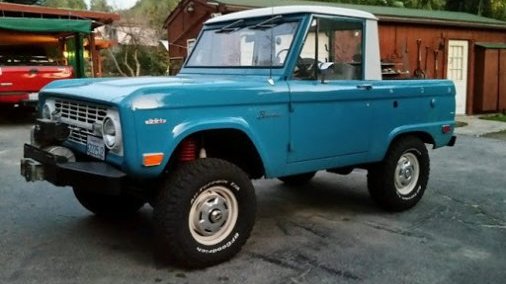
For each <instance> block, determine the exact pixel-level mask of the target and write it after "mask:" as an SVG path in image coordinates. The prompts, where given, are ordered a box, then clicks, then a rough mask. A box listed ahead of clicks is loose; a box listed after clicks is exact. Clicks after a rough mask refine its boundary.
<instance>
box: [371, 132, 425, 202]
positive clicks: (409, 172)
mask: <svg viewBox="0 0 506 284" xmlns="http://www.w3.org/2000/svg"><path fill="white" fill-rule="evenodd" d="M429 172H430V160H429V154H428V151H427V148H426V147H425V144H424V143H423V142H422V141H421V140H420V139H419V138H417V137H411V136H410V137H405V138H402V139H400V140H398V141H396V142H395V144H393V145H392V146H391V148H390V149H389V151H388V153H387V155H386V157H385V159H384V160H383V161H382V162H381V163H379V164H377V165H375V166H373V167H371V168H370V169H369V173H368V175H367V179H368V188H369V193H370V194H371V197H372V198H373V199H374V200H375V201H376V202H377V203H378V204H379V205H380V206H381V207H383V208H385V209H387V210H390V211H402V210H406V209H409V208H411V207H413V206H415V205H416V204H417V203H418V201H420V199H421V198H422V196H423V194H424V192H425V189H426V187H427V182H428V180H429Z"/></svg>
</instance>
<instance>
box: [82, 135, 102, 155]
mask: <svg viewBox="0 0 506 284" xmlns="http://www.w3.org/2000/svg"><path fill="white" fill-rule="evenodd" d="M86 154H87V155H89V156H92V157H94V158H97V159H100V160H105V144H104V140H102V139H101V138H98V137H95V136H88V143H87V144H86Z"/></svg>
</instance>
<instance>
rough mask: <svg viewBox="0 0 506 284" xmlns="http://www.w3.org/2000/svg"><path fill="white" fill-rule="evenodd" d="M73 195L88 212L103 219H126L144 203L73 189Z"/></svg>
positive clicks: (138, 200) (129, 198)
mask: <svg viewBox="0 0 506 284" xmlns="http://www.w3.org/2000/svg"><path fill="white" fill-rule="evenodd" d="M74 195H75V196H76V198H77V200H78V201H79V203H81V205H82V206H83V207H84V208H86V209H88V210H89V211H91V212H93V213H95V214H96V215H99V216H104V217H128V216H131V215H134V214H135V213H136V212H137V211H138V210H139V209H140V208H141V207H142V206H144V203H145V201H144V200H141V199H136V198H134V197H130V196H126V195H121V196H114V195H105V194H100V193H95V192H90V191H88V190H84V189H80V188H78V187H74Z"/></svg>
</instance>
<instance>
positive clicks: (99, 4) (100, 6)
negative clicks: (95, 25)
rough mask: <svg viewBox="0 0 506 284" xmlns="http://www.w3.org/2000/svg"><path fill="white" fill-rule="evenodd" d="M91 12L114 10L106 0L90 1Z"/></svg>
mask: <svg viewBox="0 0 506 284" xmlns="http://www.w3.org/2000/svg"><path fill="white" fill-rule="evenodd" d="M90 10H92V11H101V12H111V11H112V10H113V9H112V7H111V6H109V5H108V4H107V1H106V0H91V1H90Z"/></svg>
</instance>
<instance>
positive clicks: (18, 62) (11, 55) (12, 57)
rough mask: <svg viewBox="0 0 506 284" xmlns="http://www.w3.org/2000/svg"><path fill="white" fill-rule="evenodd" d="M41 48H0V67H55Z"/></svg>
mask: <svg viewBox="0 0 506 284" xmlns="http://www.w3.org/2000/svg"><path fill="white" fill-rule="evenodd" d="M56 65H57V62H56V61H55V60H54V59H53V58H51V57H50V56H49V55H48V54H47V52H46V50H45V49H44V48H43V47H36V46H24V45H23V46H0V66H56Z"/></svg>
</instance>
